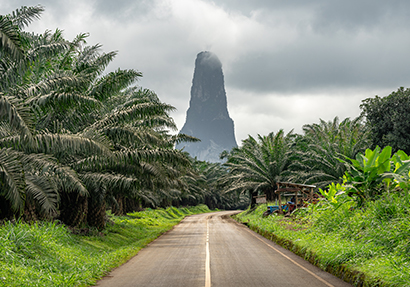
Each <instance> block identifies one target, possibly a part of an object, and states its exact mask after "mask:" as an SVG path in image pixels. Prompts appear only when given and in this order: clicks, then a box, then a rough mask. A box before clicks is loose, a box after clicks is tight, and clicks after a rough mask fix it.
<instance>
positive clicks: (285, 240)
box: [236, 194, 410, 286]
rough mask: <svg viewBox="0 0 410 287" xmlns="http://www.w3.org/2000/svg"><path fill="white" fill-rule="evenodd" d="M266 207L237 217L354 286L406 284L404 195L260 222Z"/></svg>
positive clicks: (408, 249)
mask: <svg viewBox="0 0 410 287" xmlns="http://www.w3.org/2000/svg"><path fill="white" fill-rule="evenodd" d="M266 206H267V205H266V204H264V205H260V206H259V207H258V208H257V209H256V210H255V211H253V212H243V213H242V214H239V215H237V216H236V218H237V220H239V221H242V222H246V223H247V224H248V226H249V227H250V228H251V229H253V230H257V231H258V232H259V233H261V234H263V235H264V236H265V237H268V238H270V239H272V240H274V241H276V242H278V243H279V244H281V245H282V246H284V247H285V248H288V249H290V250H292V251H294V252H295V253H297V254H299V255H301V256H302V257H304V258H306V259H307V260H309V261H310V262H312V263H313V264H315V265H317V266H319V267H320V268H322V269H323V270H326V271H329V272H331V273H334V274H335V275H337V276H339V277H344V279H345V280H346V281H348V282H350V283H352V284H353V285H355V286H362V285H361V284H363V286H410V196H409V195H408V194H385V195H383V197H382V198H380V199H378V200H376V201H369V202H368V203H367V204H366V205H365V206H364V207H363V208H360V209H353V210H351V209H348V208H344V207H341V208H339V209H337V210H334V209H332V208H331V207H330V206H329V205H326V204H319V205H317V206H314V207H311V208H309V209H305V210H301V211H299V215H295V216H294V217H292V218H285V217H282V216H272V215H271V216H268V217H266V218H262V213H263V212H264V211H265V210H266Z"/></svg>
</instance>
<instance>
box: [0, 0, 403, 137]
mask: <svg viewBox="0 0 410 287" xmlns="http://www.w3.org/2000/svg"><path fill="white" fill-rule="evenodd" d="M37 4H41V5H42V6H44V7H45V12H44V13H43V15H42V17H41V20H38V21H35V22H33V23H32V24H31V25H30V27H29V28H28V29H27V30H30V31H35V32H37V33H42V32H44V31H45V30H46V29H49V30H55V29H56V28H60V29H62V30H64V36H65V38H66V39H68V40H72V39H73V38H74V37H75V36H76V35H77V34H79V33H81V32H89V33H90V37H89V38H88V44H90V45H93V44H96V43H100V44H102V45H103V50H104V51H105V52H109V51H113V50H117V51H118V52H119V54H118V56H117V57H116V59H115V60H114V61H113V62H112V64H111V65H110V66H109V67H108V71H110V70H115V69H117V68H122V69H135V70H138V71H140V72H142V73H143V75H144V77H143V78H142V79H141V80H140V81H139V83H138V85H140V86H142V87H144V88H149V89H151V90H153V91H155V92H156V93H157V94H158V96H159V97H160V99H161V100H162V101H163V102H166V103H169V104H171V105H173V106H175V107H176V108H177V109H178V111H177V112H175V113H173V114H172V116H173V117H174V119H175V121H176V123H177V125H178V128H179V129H181V128H182V126H183V124H184V122H185V116H186V110H187V109H188V105H189V99H190V89H191V84H192V76H193V72H194V63H195V58H196V55H197V54H198V53H199V52H201V51H205V50H206V51H211V52H213V53H215V54H216V55H217V56H218V57H219V59H220V60H221V62H222V64H223V72H224V75H225V89H226V92H227V98H228V110H229V114H230V116H231V118H232V119H233V120H234V123H235V133H236V138H237V141H238V143H240V142H241V140H243V139H245V138H246V137H247V136H248V134H250V135H252V136H256V135H257V134H261V135H266V134H268V133H269V132H271V131H274V132H277V131H278V130H279V129H284V130H285V131H286V132H288V131H290V130H291V129H294V130H295V132H298V133H300V132H301V128H302V126H303V125H304V124H312V123H317V122H319V119H320V118H321V119H323V120H326V121H328V120H332V119H333V118H334V117H335V116H338V117H339V118H340V119H344V118H346V117H350V118H354V117H357V116H358V115H359V114H360V108H359V106H360V103H361V101H362V100H363V99H365V98H369V97H374V96H375V95H379V96H386V95H388V94H390V93H391V92H392V91H394V90H397V88H399V87H401V86H403V87H410V57H409V56H410V1H408V0H389V1H386V0H333V1H332V0H294V1H279V0H252V1H238V0H220V1H209V0H98V1H97V0H94V1H92V0H87V1H84V0H65V1H60V0H43V1H41V2H39V1H31V0H30V1H23V0H0V14H2V15H4V14H8V13H10V12H12V11H14V10H15V9H16V8H19V7H21V6H23V5H24V6H33V5H37Z"/></svg>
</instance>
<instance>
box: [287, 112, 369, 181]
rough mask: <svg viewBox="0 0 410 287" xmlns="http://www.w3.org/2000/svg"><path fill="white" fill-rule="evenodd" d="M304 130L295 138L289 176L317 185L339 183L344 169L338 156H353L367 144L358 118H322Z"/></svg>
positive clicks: (363, 128)
mask: <svg viewBox="0 0 410 287" xmlns="http://www.w3.org/2000/svg"><path fill="white" fill-rule="evenodd" d="M303 132H304V135H303V136H300V137H299V138H298V140H297V141H296V142H297V144H296V146H295V149H296V153H295V158H294V160H293V162H292V166H291V169H292V170H293V171H292V177H291V179H292V180H293V181H298V182H303V183H308V184H315V185H317V186H318V187H320V188H324V187H325V186H327V185H328V184H330V183H331V182H341V180H342V179H341V178H342V176H343V174H344V173H345V171H346V168H345V165H344V164H343V163H341V162H340V161H339V159H344V158H345V157H349V158H354V157H355V156H356V154H357V153H359V152H362V151H364V150H365V149H366V148H367V147H368V145H369V139H368V131H367V129H366V127H365V126H364V125H363V123H362V119H361V117H358V118H355V119H353V120H350V119H349V118H346V119H344V120H343V121H342V122H340V121H339V118H338V117H335V118H334V119H333V120H332V121H328V122H326V121H324V120H322V119H321V120H320V123H319V124H316V123H315V124H308V125H304V126H303Z"/></svg>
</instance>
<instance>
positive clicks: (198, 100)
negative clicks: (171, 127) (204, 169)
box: [177, 52, 237, 162]
mask: <svg viewBox="0 0 410 287" xmlns="http://www.w3.org/2000/svg"><path fill="white" fill-rule="evenodd" d="M180 133H183V134H187V135H191V136H194V137H197V138H199V139H200V140H201V142H196V143H186V142H185V143H180V144H179V145H177V148H183V147H184V150H185V151H187V152H189V153H190V154H191V156H193V157H197V158H198V159H199V160H204V161H209V162H221V160H220V159H219V155H220V153H221V152H222V151H224V150H228V151H230V150H231V149H232V148H233V147H237V143H236V140H235V132H234V124H233V121H232V119H231V118H230V117H229V113H228V107H227V100H226V92H225V86H224V76H223V73H222V64H221V62H220V61H219V59H218V57H217V56H216V55H215V54H213V53H211V52H201V53H199V54H198V55H197V58H196V60H195V71H194V77H193V80H192V87H191V100H190V102H189V108H188V110H187V115H186V121H185V125H184V126H183V128H182V129H181V131H180Z"/></svg>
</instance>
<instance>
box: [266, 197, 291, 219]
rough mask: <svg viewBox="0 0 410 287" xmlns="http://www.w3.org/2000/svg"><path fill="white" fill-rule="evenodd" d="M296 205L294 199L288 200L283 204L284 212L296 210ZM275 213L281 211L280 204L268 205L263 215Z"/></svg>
mask: <svg viewBox="0 0 410 287" xmlns="http://www.w3.org/2000/svg"><path fill="white" fill-rule="evenodd" d="M295 208H296V205H295V203H294V202H292V201H288V203H287V204H282V211H283V213H288V212H292V211H294V210H295ZM273 213H279V205H268V209H267V210H266V211H265V212H264V213H263V217H266V216H268V215H270V214H273Z"/></svg>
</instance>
